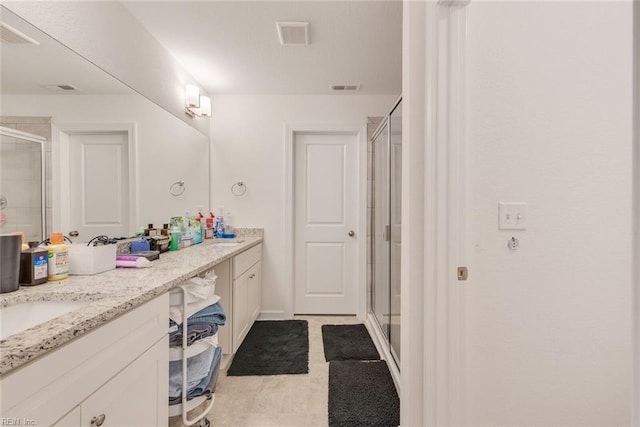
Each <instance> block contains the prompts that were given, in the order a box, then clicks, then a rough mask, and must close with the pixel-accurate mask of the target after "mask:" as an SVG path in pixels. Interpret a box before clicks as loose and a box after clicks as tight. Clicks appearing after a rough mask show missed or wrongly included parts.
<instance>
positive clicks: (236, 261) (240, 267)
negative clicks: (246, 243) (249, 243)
mask: <svg viewBox="0 0 640 427" xmlns="http://www.w3.org/2000/svg"><path fill="white" fill-rule="evenodd" d="M261 258H262V243H260V244H259V245H256V246H254V247H252V248H250V249H247V250H246V251H244V252H242V253H240V254H238V255H236V256H235V257H233V278H234V279H236V278H238V277H240V276H241V275H242V273H244V272H245V271H247V270H248V269H249V268H250V267H251V266H252V265H253V264H255V263H256V262H258V261H260V259H261Z"/></svg>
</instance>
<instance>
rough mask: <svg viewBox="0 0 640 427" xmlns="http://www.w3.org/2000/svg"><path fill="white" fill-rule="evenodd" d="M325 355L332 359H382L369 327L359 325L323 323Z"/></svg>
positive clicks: (329, 359) (327, 358)
mask: <svg viewBox="0 0 640 427" xmlns="http://www.w3.org/2000/svg"><path fill="white" fill-rule="evenodd" d="M322 342H323V344H324V357H325V359H326V360H327V362H330V361H332V360H380V355H379V354H378V350H376V346H375V345H374V344H373V341H371V337H370V336H369V332H368V331H367V328H366V327H365V326H364V325H363V324H362V323H360V324H358V325H322Z"/></svg>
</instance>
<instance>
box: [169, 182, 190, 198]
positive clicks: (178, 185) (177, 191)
mask: <svg viewBox="0 0 640 427" xmlns="http://www.w3.org/2000/svg"><path fill="white" fill-rule="evenodd" d="M185 188H186V187H185V186H184V181H183V180H180V181H176V182H174V183H173V184H171V187H169V193H171V195H172V196H176V197H177V196H180V195H182V193H184V190H185Z"/></svg>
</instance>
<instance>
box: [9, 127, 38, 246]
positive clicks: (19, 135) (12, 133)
mask: <svg viewBox="0 0 640 427" xmlns="http://www.w3.org/2000/svg"><path fill="white" fill-rule="evenodd" d="M0 135H3V136H7V137H10V138H16V139H18V140H23V141H29V142H33V143H36V144H39V145H40V230H41V234H42V237H41V240H44V239H45V238H46V236H47V234H46V232H47V230H46V228H47V221H46V214H47V207H46V205H45V204H46V194H45V192H46V190H47V186H46V185H47V183H46V176H47V171H46V169H45V168H46V159H45V148H44V144H45V143H46V142H47V139H46V138H44V137H42V136H38V135H34V134H31V133H27V132H22V131H19V130H16V129H11V128H8V127H5V126H0Z"/></svg>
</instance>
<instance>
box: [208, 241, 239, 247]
mask: <svg viewBox="0 0 640 427" xmlns="http://www.w3.org/2000/svg"><path fill="white" fill-rule="evenodd" d="M242 242H244V240H233V241H230V242H225V241H221V242H217V241H216V242H213V244H214V245H216V246H238V245H239V244H240V243H242Z"/></svg>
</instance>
